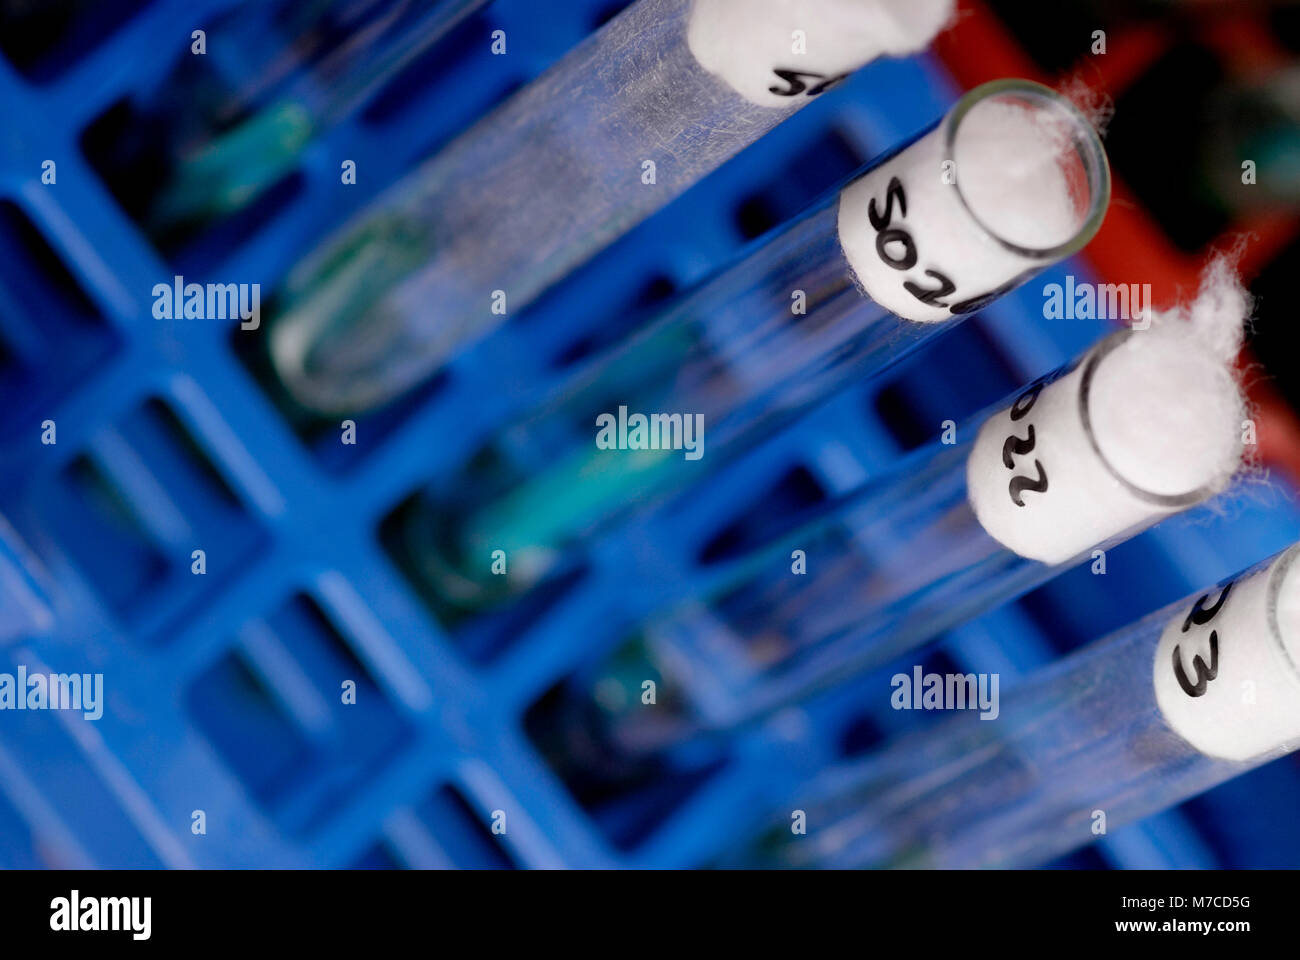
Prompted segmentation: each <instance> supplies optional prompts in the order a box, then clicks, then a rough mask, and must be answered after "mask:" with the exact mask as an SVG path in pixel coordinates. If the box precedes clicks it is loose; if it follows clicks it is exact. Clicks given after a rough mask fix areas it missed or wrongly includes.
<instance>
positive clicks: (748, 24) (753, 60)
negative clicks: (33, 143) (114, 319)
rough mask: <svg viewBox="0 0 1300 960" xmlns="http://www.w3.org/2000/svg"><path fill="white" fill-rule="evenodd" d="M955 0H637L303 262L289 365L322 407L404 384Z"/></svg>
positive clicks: (284, 368)
mask: <svg viewBox="0 0 1300 960" xmlns="http://www.w3.org/2000/svg"><path fill="white" fill-rule="evenodd" d="M951 7H952V0H861V2H858V3H853V4H845V3H843V2H842V0H799V2H793V3H792V2H789V0H743V2H742V0H638V2H636V3H634V4H633V5H632V6H631V7H629V8H628V9H627V10H625V11H623V12H622V13H621V14H619V15H618V16H617V17H615V18H614V19H613V20H611V21H610V22H609V23H608V24H606V25H605V26H604V27H602V28H601V29H600V30H599V31H597V32H596V33H595V34H593V35H592V36H590V37H589V38H588V39H587V40H586V41H584V42H583V43H582V44H580V45H579V46H578V47H577V48H575V49H574V50H573V51H572V52H571V53H569V54H568V55H567V56H566V57H565V58H564V59H562V60H561V61H560V62H559V63H558V64H556V65H555V66H554V67H552V68H551V69H550V70H549V71H547V72H546V73H545V74H544V75H543V76H542V77H540V78H539V79H538V80H537V81H535V82H534V83H532V84H531V85H529V86H528V87H527V88H526V89H524V90H523V91H521V92H520V93H518V94H517V95H516V96H514V97H512V98H511V99H510V100H509V101H507V102H506V103H505V104H503V105H502V106H501V107H499V108H498V109H497V110H496V111H494V112H493V113H491V114H490V115H489V116H487V117H486V118H484V119H483V120H482V121H480V122H479V123H478V124H476V125H475V126H474V127H473V128H471V129H470V130H469V131H468V132H466V133H465V134H463V135H462V136H461V137H459V138H457V140H455V141H454V142H453V143H452V144H450V145H449V146H448V147H446V148H445V149H443V150H442V151H441V152H440V153H438V154H437V155H436V156H435V157H433V158H432V159H430V160H429V161H428V162H426V163H425V164H424V165H423V166H422V167H420V168H419V169H418V170H416V171H415V172H414V173H412V174H410V175H409V176H408V177H406V178H405V179H404V180H403V181H401V182H400V183H398V184H396V185H395V186H394V187H393V188H391V189H390V190H389V191H388V192H387V193H386V194H385V195H384V196H383V197H381V198H380V199H379V200H378V201H376V202H375V203H374V204H372V205H371V207H369V208H368V209H367V210H365V211H363V212H362V213H361V214H360V215H358V217H357V218H355V219H354V220H353V221H352V222H351V223H350V224H348V225H346V226H345V227H344V228H343V229H342V230H341V231H340V232H339V234H338V235H336V236H335V237H334V238H332V239H330V240H329V241H327V242H326V243H325V244H324V245H322V247H320V248H319V249H318V251H317V252H316V253H314V254H312V255H311V256H310V257H308V258H307V259H306V260H305V261H304V262H303V263H302V264H300V265H299V266H298V267H297V268H295V269H294V271H292V273H291V274H290V276H289V278H288V280H287V283H286V289H285V290H284V291H283V293H282V301H283V304H284V311H283V313H282V314H281V315H280V317H279V318H278V319H277V320H276V321H275V322H274V323H273V326H272V332H271V355H272V360H273V362H274V363H275V366H276V370H277V372H278V375H279V377H280V378H281V380H282V381H283V383H284V385H285V386H286V387H287V389H288V390H289V392H290V393H291V394H292V395H293V396H294V398H295V399H296V400H297V401H298V402H299V403H300V404H302V405H303V406H304V407H306V408H308V409H311V410H315V411H317V412H319V413H326V414H332V413H339V412H350V413H357V412H364V411H365V410H367V409H371V408H373V407H376V406H379V405H382V404H384V403H386V402H388V401H390V400H393V399H395V398H396V397H399V396H401V395H402V394H403V393H405V392H406V391H407V390H409V389H410V388H412V387H414V386H416V385H417V384H419V383H420V382H421V381H422V380H424V379H425V378H426V377H428V376H429V375H431V374H432V373H434V372H435V371H436V370H437V369H438V368H439V367H440V366H442V364H444V363H445V362H446V361H447V360H448V359H449V358H450V357H451V356H452V355H453V354H454V353H455V352H456V351H457V350H458V349H460V348H461V347H462V346H464V345H466V344H467V343H468V342H470V341H471V340H473V339H475V338H477V337H479V336H480V335H481V334H483V333H485V332H486V331H487V330H489V329H490V328H491V327H493V326H495V325H496V324H497V323H499V322H500V321H501V319H502V314H501V311H500V309H499V308H498V310H497V311H496V312H494V310H493V306H494V304H500V303H501V302H502V301H501V297H502V296H504V297H505V298H506V299H505V301H504V302H505V304H506V309H508V310H516V311H517V310H519V309H520V308H522V307H523V306H525V305H526V304H527V303H529V302H530V301H531V300H533V298H534V297H536V296H537V295H538V294H539V293H540V292H541V291H542V290H544V289H545V288H546V287H548V286H550V285H551V284H552V283H554V282H555V281H556V280H558V279H560V278H561V277H562V276H564V275H565V274H566V273H568V272H569V271H571V270H572V269H573V268H574V267H576V266H578V265H579V264H580V263H582V262H583V261H584V260H586V259H587V258H589V257H590V256H591V255H592V254H594V253H595V252H596V251H597V250H599V249H601V248H602V247H604V246H605V245H606V244H608V243H610V242H611V241H612V240H614V239H615V238H616V237H618V236H619V235H620V234H622V233H624V232H625V231H627V230H628V229H630V228H631V227H632V226H634V225H635V224H637V223H639V222H640V221H641V220H643V219H644V218H645V217H647V216H648V215H649V214H651V213H652V212H654V211H655V210H657V209H659V208H660V207H662V206H664V205H665V204H666V203H668V202H669V201H670V200H672V199H673V198H674V197H676V196H677V195H679V194H680V193H682V192H683V191H684V190H685V189H686V188H687V187H689V186H691V185H692V184H693V183H695V182H696V181H698V180H699V179H701V178H702V177H703V176H704V175H705V174H707V173H709V172H711V171H712V170H714V169H715V168H717V167H718V166H719V165H721V164H722V163H723V162H724V161H725V160H727V159H728V158H729V157H731V156H732V155H733V154H735V153H736V152H737V151H739V150H740V149H741V148H742V147H745V146H747V145H748V144H750V143H752V142H753V141H755V140H757V139H758V138H759V137H761V136H762V135H763V134H764V133H766V132H767V131H768V130H770V129H772V128H773V127H774V126H776V125H777V124H778V123H780V122H781V121H782V120H784V119H785V118H786V117H788V116H790V115H791V114H792V113H793V112H795V111H796V110H798V109H799V108H800V107H802V106H803V105H805V104H806V103H808V102H809V101H810V99H811V98H812V97H813V96H816V95H818V94H820V93H821V92H823V91H824V90H826V89H828V88H829V87H830V86H832V85H833V84H834V83H835V82H836V81H838V80H840V79H842V78H843V77H844V76H846V75H847V74H848V73H849V72H851V71H853V70H856V69H857V68H859V67H861V66H862V65H863V64H865V63H867V62H869V61H871V60H873V59H875V58H877V57H879V56H883V55H887V54H903V53H910V52H912V51H914V50H917V49H919V48H921V47H923V46H924V45H925V44H926V43H928V42H929V40H930V38H931V37H932V36H933V35H934V34H935V32H936V31H937V30H938V29H939V28H940V27H941V26H942V25H943V23H944V22H945V21H946V20H947V18H948V16H949V14H950V12H951ZM796 32H798V33H799V34H800V35H803V36H805V37H806V53H802V54H797V55H796V54H793V53H792V48H791V43H792V39H791V38H792V36H793V35H794V34H795V33H796ZM796 42H797V41H796ZM454 95H455V91H454V89H453V90H449V91H448V96H454Z"/></svg>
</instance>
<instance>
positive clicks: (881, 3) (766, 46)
mask: <svg viewBox="0 0 1300 960" xmlns="http://www.w3.org/2000/svg"><path fill="white" fill-rule="evenodd" d="M953 7H954V2H953V0H695V3H694V6H693V7H692V8H691V19H690V23H689V25H688V27H687V32H686V39H687V44H688V45H689V47H690V50H691V53H692V54H694V56H695V59H696V60H697V61H698V62H699V64H700V66H702V67H703V68H704V69H705V70H707V71H709V72H710V73H712V74H715V75H716V76H718V77H721V78H722V79H723V80H724V81H726V82H727V83H728V84H729V85H730V86H731V87H732V88H733V89H735V90H736V92H737V93H739V94H741V95H742V96H744V97H745V98H746V99H747V100H750V101H752V102H753V103H757V104H759V105H760V106H765V107H778V108H786V107H790V106H791V105H792V104H793V103H795V102H796V101H797V100H799V99H800V98H806V97H808V96H815V95H816V93H815V92H812V93H810V91H818V90H819V89H820V84H823V83H825V82H827V81H834V80H837V79H839V78H842V77H843V76H844V75H845V74H848V73H852V72H853V71H854V70H857V69H858V68H859V67H862V66H863V65H865V64H867V63H869V62H870V61H872V60H875V59H876V58H877V57H882V56H906V55H907V54H910V53H915V52H916V51H918V50H920V49H922V48H923V47H925V46H926V45H927V44H928V43H929V42H930V41H931V40H932V39H934V36H935V34H937V33H938V32H939V31H940V30H941V29H943V27H944V25H945V24H946V23H947V22H948V20H949V19H951V17H952V12H953ZM776 71H789V72H790V74H791V76H790V77H788V78H786V79H785V80H782V79H781V77H780V75H779V74H778V73H776ZM774 88H775V90H774ZM778 91H784V92H778Z"/></svg>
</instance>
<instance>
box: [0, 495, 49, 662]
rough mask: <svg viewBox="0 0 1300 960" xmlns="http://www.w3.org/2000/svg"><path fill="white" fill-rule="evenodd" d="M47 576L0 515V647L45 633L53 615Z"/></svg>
mask: <svg viewBox="0 0 1300 960" xmlns="http://www.w3.org/2000/svg"><path fill="white" fill-rule="evenodd" d="M46 579H47V574H46V573H45V572H44V570H43V569H42V568H41V567H40V566H39V564H38V562H37V560H36V558H35V556H33V555H32V553H31V551H30V550H29V549H28V548H27V546H26V544H24V543H23V541H22V540H21V538H19V536H18V534H17V532H15V530H14V529H13V527H11V526H10V525H9V522H8V521H7V520H6V519H5V518H4V517H3V516H0V644H4V643H7V642H10V641H12V640H16V639H19V638H22V637H27V636H32V635H35V634H39V633H45V632H47V631H48V630H49V629H50V627H51V626H52V625H53V613H52V609H51V601H50V596H49V591H48V589H47V586H46V583H45V581H46Z"/></svg>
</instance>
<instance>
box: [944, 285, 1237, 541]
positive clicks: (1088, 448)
mask: <svg viewBox="0 0 1300 960" xmlns="http://www.w3.org/2000/svg"><path fill="white" fill-rule="evenodd" d="M1248 306H1249V300H1248V298H1247V297H1246V295H1245V293H1244V291H1243V290H1242V289H1241V285H1240V282H1239V281H1238V280H1237V278H1236V276H1235V275H1234V273H1233V272H1232V270H1231V269H1225V268H1224V265H1223V264H1221V263H1219V262H1217V261H1216V262H1215V263H1214V264H1212V265H1211V267H1210V268H1209V269H1208V270H1207V271H1206V273H1205V277H1204V280H1203V284H1202V289H1201V292H1200V294H1199V295H1198V296H1197V298H1196V299H1195V300H1194V301H1193V302H1191V303H1189V304H1187V305H1185V306H1182V307H1179V308H1176V309H1174V310H1170V311H1165V312H1164V313H1163V314H1161V315H1159V316H1156V317H1153V321H1152V325H1151V326H1150V328H1149V329H1146V330H1133V331H1126V332H1122V333H1118V334H1115V335H1114V336H1112V337H1108V338H1107V339H1106V340H1104V341H1102V343H1101V344H1099V345H1098V346H1097V347H1096V348H1094V350H1093V351H1092V352H1091V353H1090V354H1089V355H1088V356H1087V357H1086V358H1085V359H1084V361H1083V362H1082V363H1080V364H1079V365H1078V366H1076V367H1075V368H1074V369H1073V370H1071V371H1070V372H1069V373H1068V374H1066V375H1065V376H1063V377H1061V378H1060V379H1058V380H1055V381H1053V382H1052V383H1050V384H1048V385H1046V386H1044V387H1041V388H1035V389H1033V390H1030V391H1028V392H1027V393H1026V394H1024V395H1022V396H1021V397H1020V398H1019V399H1018V400H1017V401H1016V403H1014V404H1013V405H1012V406H1011V407H1009V408H1008V409H1007V410H1004V411H1002V412H1001V413H998V414H995V415H994V416H992V417H990V418H989V419H988V420H987V421H986V422H985V423H984V425H983V426H982V427H981V428H980V432H979V435H978V437H977V438H976V441H975V445H974V448H973V449H972V451H971V455H970V458H969V460H968V461H967V485H968V490H969V497H970V502H971V507H972V509H973V510H974V511H975V515H976V517H977V518H978V519H979V521H980V523H981V524H982V525H983V527H984V529H985V530H986V531H988V533H989V535H990V536H992V537H994V538H995V539H997V540H998V541H999V542H1001V543H1002V544H1003V545H1004V546H1006V547H1007V548H1009V549H1011V550H1013V551H1015V552H1016V553H1019V554H1020V555H1021V556H1024V557H1029V558H1031V559H1034V560H1039V561H1041V562H1043V563H1048V564H1058V563H1065V562H1067V561H1069V560H1071V559H1072V558H1075V557H1077V556H1079V555H1081V554H1084V553H1086V552H1087V551H1089V550H1091V549H1094V548H1096V547H1098V546H1104V545H1105V544H1107V543H1108V542H1112V541H1115V540H1117V539H1122V538H1124V537H1127V536H1131V535H1133V534H1135V533H1136V532H1138V531H1139V530H1142V529H1144V528H1146V527H1148V526H1151V525H1152V524H1154V523H1156V522H1158V521H1159V520H1161V519H1162V518H1164V517H1166V516H1168V515H1169V514H1171V513H1174V512H1177V511H1179V510H1185V509H1187V508H1189V507H1191V506H1194V505H1195V504H1197V503H1201V502H1203V501H1205V500H1207V499H1209V498H1210V497H1211V496H1213V495H1214V494H1216V493H1218V492H1220V491H1221V490H1223V489H1224V488H1225V487H1227V486H1228V484H1229V483H1230V482H1231V481H1232V479H1233V477H1234V476H1235V474H1236V473H1237V471H1238V470H1239V469H1240V466H1241V460H1242V450H1243V449H1244V439H1243V436H1242V421H1243V419H1244V418H1245V410H1246V406H1245V399H1244V396H1243V392H1242V390H1241V387H1240V385H1239V384H1238V382H1237V379H1236V376H1235V375H1234V369H1233V360H1234V359H1235V355H1236V350H1235V349H1234V347H1235V346H1239V345H1240V342H1241V338H1242V329H1243V325H1244V322H1245V319H1246V317H1245V313H1244V311H1245V310H1246V309H1247V308H1248Z"/></svg>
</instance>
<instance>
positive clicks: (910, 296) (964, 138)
mask: <svg viewBox="0 0 1300 960" xmlns="http://www.w3.org/2000/svg"><path fill="white" fill-rule="evenodd" d="M1109 199H1110V179H1109V171H1108V167H1107V163H1106V154H1105V150H1104V149H1103V148H1102V146H1101V141H1100V140H1099V139H1098V138H1097V134H1096V131H1095V130H1093V128H1092V126H1091V125H1090V124H1089V123H1088V120H1087V119H1086V118H1085V117H1084V116H1083V115H1082V114H1081V113H1079V111H1078V110H1076V109H1075V108H1074V106H1073V105H1072V104H1071V103H1070V102H1069V101H1068V100H1066V99H1065V98H1063V97H1061V96H1060V95H1059V94H1057V93H1055V92H1054V91H1052V90H1049V89H1048V88H1046V87H1043V86H1041V85H1039V84H1034V83H1030V82H1029V81H1025V80H1004V81H996V82H994V83H990V84H985V85H984V86H981V87H977V88H976V89H975V90H972V91H971V92H970V93H968V94H966V96H965V97H963V98H962V99H961V100H960V101H959V102H958V103H957V105H956V106H955V107H954V108H953V109H952V111H950V112H949V114H948V117H947V118H946V119H945V120H944V122H942V123H940V124H939V125H938V126H937V127H936V128H935V129H934V130H932V131H931V132H929V133H928V134H926V135H925V136H923V137H921V138H920V139H918V140H917V141H916V142H915V143H913V144H911V145H910V146H908V147H907V148H906V149H904V150H902V151H900V152H899V153H898V154H896V155H895V156H893V157H890V158H889V159H887V160H885V161H884V162H883V163H881V164H880V165H879V166H877V167H875V168H874V169H872V170H871V171H869V172H868V173H866V174H864V175H863V176H862V177H860V178H859V179H858V180H856V181H854V182H853V183H851V184H850V185H849V186H848V187H846V188H845V189H844V190H843V192H841V194H840V209H839V236H840V246H841V248H842V249H843V251H844V257H845V259H846V260H847V261H848V264H849V266H850V267H851V268H852V270H853V275H854V277H855V278H856V279H857V281H858V283H859V284H860V285H861V287H862V290H863V291H864V292H865V293H866V294H867V296H869V297H871V298H872V299H873V300H875V301H876V302H877V303H879V304H881V305H882V306H885V307H887V308H888V309H889V310H891V311H892V312H893V313H895V314H897V315H898V316H900V317H904V318H906V319H908V320H913V321H916V322H918V323H937V322H942V321H947V320H951V319H952V318H953V317H954V316H961V315H964V314H967V313H971V312H974V311H976V310H978V309H980V308H981V307H982V306H983V305H984V304H986V303H987V302H988V301H989V300H990V299H992V298H995V297H997V296H999V295H1000V294H1001V293H1002V292H1005V290H1006V289H1007V288H1008V287H1010V286H1014V285H1015V284H1017V283H1021V282H1023V281H1024V280H1025V279H1026V278H1027V277H1029V276H1031V275H1032V274H1034V273H1035V272H1037V271H1039V270H1041V269H1043V268H1044V267H1045V266H1048V265H1050V264H1051V263H1054V262H1056V261H1057V260H1060V259H1062V258H1063V257H1066V256H1068V255H1069V254H1070V253H1073V252H1074V251H1075V250H1077V249H1079V248H1080V247H1082V246H1083V245H1084V244H1085V243H1087V242H1088V240H1089V239H1091V237H1092V235H1093V234H1094V233H1095V232H1096V230H1097V228H1098V226H1100V224H1101V217H1102V215H1103V213H1104V211H1105V209H1106V205H1107V204H1108V202H1109Z"/></svg>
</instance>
